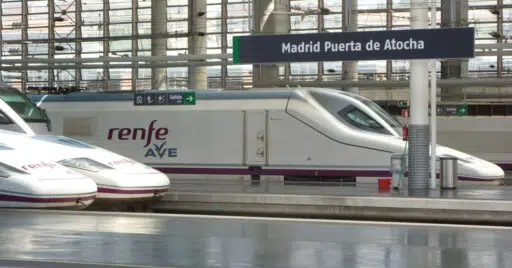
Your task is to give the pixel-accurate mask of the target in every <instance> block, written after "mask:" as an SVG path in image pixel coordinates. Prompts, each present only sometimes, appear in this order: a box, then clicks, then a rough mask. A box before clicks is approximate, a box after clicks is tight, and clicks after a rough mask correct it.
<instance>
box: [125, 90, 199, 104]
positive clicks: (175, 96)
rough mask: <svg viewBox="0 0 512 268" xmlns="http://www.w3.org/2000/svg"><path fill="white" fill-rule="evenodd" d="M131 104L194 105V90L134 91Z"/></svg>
mask: <svg viewBox="0 0 512 268" xmlns="http://www.w3.org/2000/svg"><path fill="white" fill-rule="evenodd" d="M133 104H134V105H135V106H158V105H195V104H196V93H195V92H162V93H153V92H151V93H149V92H146V93H135V94H134V99H133Z"/></svg>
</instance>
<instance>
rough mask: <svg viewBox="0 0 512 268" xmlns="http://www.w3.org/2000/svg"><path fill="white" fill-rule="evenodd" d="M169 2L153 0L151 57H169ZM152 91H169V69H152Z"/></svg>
mask: <svg viewBox="0 0 512 268" xmlns="http://www.w3.org/2000/svg"><path fill="white" fill-rule="evenodd" d="M165 34H167V1H162V0H151V36H152V37H153V38H152V39H151V56H166V55H167V38H165V37H163V35H165ZM151 89H152V90H165V89H167V68H165V67H163V68H162V67H160V68H151Z"/></svg>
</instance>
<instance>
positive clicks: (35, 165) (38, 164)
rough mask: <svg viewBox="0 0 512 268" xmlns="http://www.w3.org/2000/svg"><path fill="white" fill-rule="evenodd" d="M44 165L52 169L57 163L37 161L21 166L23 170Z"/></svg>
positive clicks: (43, 166)
mask: <svg viewBox="0 0 512 268" xmlns="http://www.w3.org/2000/svg"><path fill="white" fill-rule="evenodd" d="M45 167H47V168H51V169H53V168H55V167H57V165H55V164H51V163H45V162H41V163H37V164H29V165H24V166H22V167H21V168H23V169H24V170H29V169H38V168H45Z"/></svg>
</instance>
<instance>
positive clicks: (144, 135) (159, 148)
mask: <svg viewBox="0 0 512 268" xmlns="http://www.w3.org/2000/svg"><path fill="white" fill-rule="evenodd" d="M156 122H157V120H153V121H151V123H149V126H148V127H147V128H111V129H109V130H108V137H107V138H108V140H116V139H117V140H132V141H135V140H141V141H144V147H143V148H147V149H146V152H145V153H144V157H155V158H163V157H178V149H177V148H171V147H166V144H167V141H166V138H167V134H169V129H168V128H166V127H160V128H155V124H156ZM153 140H156V141H160V142H153Z"/></svg>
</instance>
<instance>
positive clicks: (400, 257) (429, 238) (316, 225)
mask: <svg viewBox="0 0 512 268" xmlns="http://www.w3.org/2000/svg"><path fill="white" fill-rule="evenodd" d="M0 217H2V221H1V223H0V226H1V228H2V232H1V233H0V267H70V268H77V267H194V268H201V267H244V268H245V267H276V268H277V267H301V268H315V267H336V268H339V267H344V268H356V267H358V268H359V267H361V268H362V267H393V268H400V267H403V268H406V267H407V268H409V267H450V268H458V267H461V268H462V267H475V268H476V267H486V268H493V267H512V232H511V230H512V228H507V227H482V226H441V225H423V224H415V225H410V224H405V223H404V224H399V223H373V222H341V221H320V220H316V221H315V220H295V219H293V220H292V219H265V218H255V219H250V218H241V217H216V216H198V215H162V214H142V215H140V214H122V213H105V212H101V213H100V212H85V211H83V212H56V211H34V210H21V211H20V210H0Z"/></svg>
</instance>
